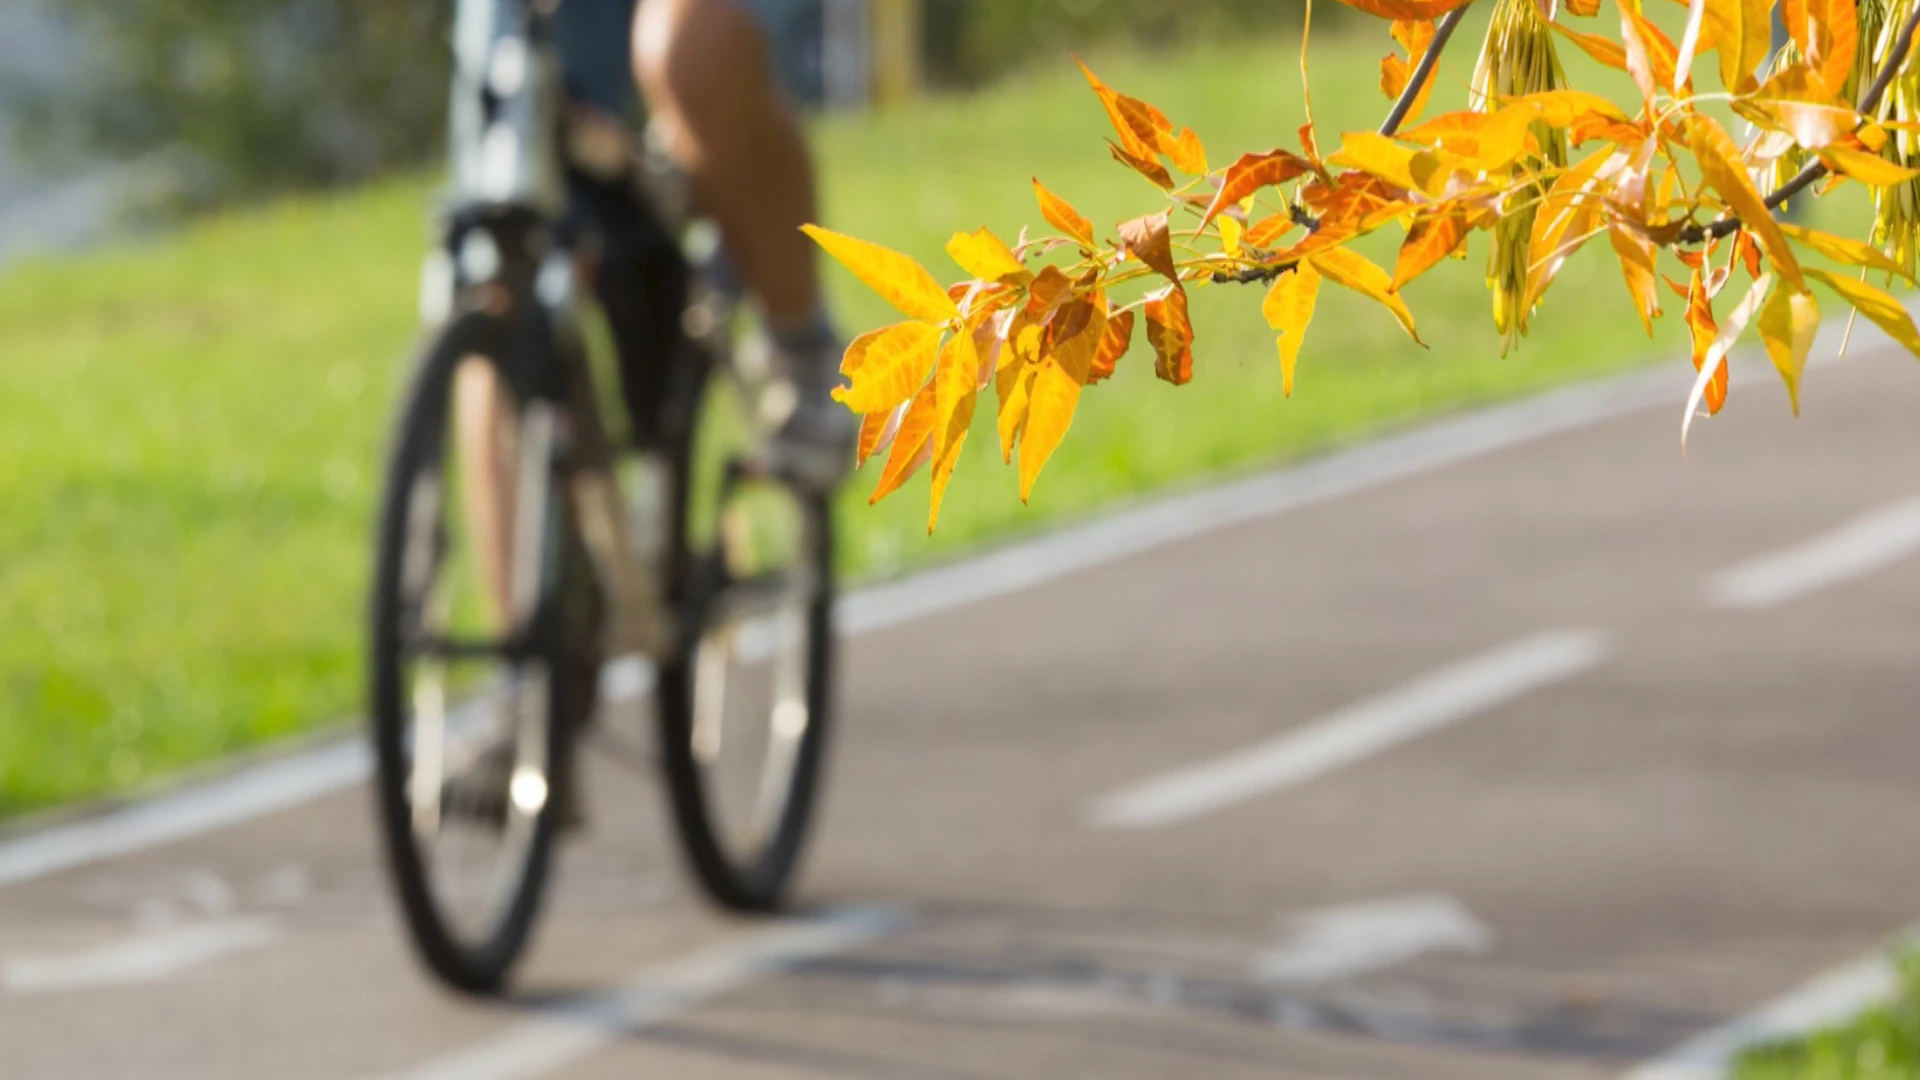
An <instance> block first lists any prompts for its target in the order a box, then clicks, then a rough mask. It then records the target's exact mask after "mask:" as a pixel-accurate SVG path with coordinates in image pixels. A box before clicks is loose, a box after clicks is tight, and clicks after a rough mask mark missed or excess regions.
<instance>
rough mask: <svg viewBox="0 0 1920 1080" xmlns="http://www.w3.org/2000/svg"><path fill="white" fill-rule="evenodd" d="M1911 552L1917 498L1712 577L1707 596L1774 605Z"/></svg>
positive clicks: (1918, 541) (1916, 545)
mask: <svg viewBox="0 0 1920 1080" xmlns="http://www.w3.org/2000/svg"><path fill="white" fill-rule="evenodd" d="M1915 551H1920V496H1916V497H1914V498H1911V499H1903V500H1901V501H1900V502H1897V503H1894V504H1892V505H1890V506H1883V507H1881V508H1880V509H1878V510H1875V511H1872V512H1871V513H1868V514H1866V515H1863V516H1861V517H1858V518H1855V519H1854V520H1852V521H1850V522H1848V523H1846V524H1845V525H1842V526H1840V527H1839V528H1837V529H1835V530H1833V531H1832V532H1830V533H1827V534H1825V535H1823V536H1816V537H1814V538H1813V539H1811V540H1808V541H1806V542H1805V543H1802V544H1797V545H1795V546H1793V547H1790V548H1788V549H1786V550H1785V551H1780V552H1776V553H1774V554H1772V555H1763V556H1761V557H1760V558H1757V559H1753V560H1751V561H1749V562H1744V563H1741V564H1740V565H1739V566H1736V567H1733V568H1732V569H1730V570H1727V571H1725V572H1723V573H1721V574H1718V575H1716V576H1715V577H1714V579H1713V581H1712V582H1711V583H1710V584H1709V585H1708V595H1709V599H1710V602H1711V603H1712V604H1713V606H1714V607H1720V608H1734V609H1744V610H1751V609H1755V608H1767V607H1773V606H1774V605H1776V604H1784V603H1786V602H1787V601H1789V600H1794V599H1797V598H1799V597H1802V596H1805V595H1807V594H1808V593H1811V592H1816V591H1818V590H1820V589H1824V588H1826V587H1828V586H1830V585H1839V584H1841V583H1843V582H1847V581H1851V580H1853V579H1854V578H1858V577H1864V576H1866V575H1867V574H1871V573H1873V572H1874V571H1876V570H1882V569H1885V568H1886V567H1888V566H1891V565H1893V564H1894V563H1896V562H1899V561H1900V560H1901V559H1904V558H1906V557H1907V556H1909V555H1911V554H1913V553H1914V552H1915Z"/></svg>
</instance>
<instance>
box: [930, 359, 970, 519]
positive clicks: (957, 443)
mask: <svg viewBox="0 0 1920 1080" xmlns="http://www.w3.org/2000/svg"><path fill="white" fill-rule="evenodd" d="M979 390H980V356H979V353H978V352H977V351H976V350H975V349H974V341H973V335H972V334H964V333H963V334H955V335H953V336H952V337H950V338H948V339H947V344H946V346H945V347H944V348H942V349H941V350H940V363H939V365H938V366H937V367H936V368H935V369H934V373H933V411H934V427H933V453H932V460H933V473H932V476H931V485H932V487H931V490H930V491H929V493H928V504H927V532H929V533H931V532H933V526H934V523H935V522H936V521H938V520H940V498H941V496H942V495H944V494H945V493H946V490H947V480H948V479H949V478H951V477H952V476H953V467H954V465H955V464H956V463H957V462H959V460H960V448H961V447H962V446H963V445H965V444H966V441H967V429H968V428H969V427H971V426H972V424H973V405H974V398H975V396H976V395H977V394H978V393H979Z"/></svg>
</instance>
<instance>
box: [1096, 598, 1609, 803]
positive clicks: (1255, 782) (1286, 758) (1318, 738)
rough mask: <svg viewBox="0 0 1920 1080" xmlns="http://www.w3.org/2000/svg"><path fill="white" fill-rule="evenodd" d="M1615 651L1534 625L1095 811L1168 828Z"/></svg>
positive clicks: (1599, 638)
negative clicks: (1530, 631)
mask: <svg viewBox="0 0 1920 1080" xmlns="http://www.w3.org/2000/svg"><path fill="white" fill-rule="evenodd" d="M1607 653H1608V642H1607V636H1606V635H1605V634H1604V633H1601V632H1599V631H1595V630H1553V631H1548V632H1545V633H1540V634H1534V635H1532V636H1530V637H1526V638H1522V639H1521V640H1519V641H1517V642H1514V643H1513V644H1510V645H1505V646H1502V647H1501V648H1498V649H1495V650H1494V651H1492V652H1490V653H1483V654H1482V655H1480V656H1477V657H1474V658H1473V659H1470V660H1465V661H1462V662H1460V663H1457V664H1453V665H1450V666H1448V667H1445V668H1442V669H1440V670H1439V671H1436V672H1433V673H1432V674H1430V675H1426V676H1423V677H1421V678H1420V679H1417V680H1415V681H1414V682H1412V683H1409V684H1407V685H1406V686H1403V687H1400V688H1399V689H1397V690H1390V691H1388V692H1387V693H1385V694H1382V695H1380V696H1378V697H1373V698H1368V699H1367V700H1365V701H1361V702H1359V703H1358V704H1354V705H1350V706H1348V707H1346V708H1344V709H1341V710H1340V711H1338V712H1335V713H1332V714H1330V715H1328V716H1324V717H1322V718H1320V719H1319V720H1315V721H1314V722H1312V723H1311V724H1308V725H1307V726H1306V727H1304V728H1300V729H1298V730H1295V731H1289V732H1287V733H1286V734H1284V735H1279V736H1276V737H1275V738H1272V739H1269V740H1267V741H1265V742H1261V743H1257V744H1255V745H1253V746H1249V747H1246V748H1245V749H1242V750H1236V751H1234V752H1233V753H1230V754H1226V755H1224V756H1222V757H1218V758H1215V759H1213V760H1212V761H1207V762H1202V763H1201V764H1198V765H1193V766H1190V767H1188V768H1184V769H1180V770H1177V771H1175V772H1171V773H1165V774H1163V775H1160V776H1156V777H1153V778H1151V779H1149V780H1146V781H1143V782H1141V783H1139V784H1135V785H1133V786H1132V787H1129V788H1126V789H1124V790H1121V791H1119V792H1116V793H1114V794H1112V795H1108V796H1105V797H1104V798H1101V799H1099V800H1098V801H1096V802H1095V803H1094V804H1093V806H1092V807H1091V808H1090V810H1089V811H1088V814H1087V820H1088V823H1089V824H1091V825H1093V826H1094V827H1095V828H1103V829H1151V828H1160V827H1163V826H1167V825H1176V824H1179V823H1180V822H1183V821H1189V820H1192V819H1193V818H1197V817H1200V816H1202V815H1204V814H1210V813H1212V812H1214V811H1216V810H1220V809H1223V808H1225V807H1228V806H1231V805H1233V804H1234V803H1237V802H1242V801H1245V800H1247V799H1251V798H1255V797H1257V796H1261V795H1270V794H1272V793H1274V792H1277V791H1283V790H1285V789H1287V788H1290V787H1295V786H1297V785H1300V784H1304V783H1306V782H1307V781H1309V780H1312V779H1314V778H1315V777H1319V776H1324V775H1325V774H1327V773H1329V772H1332V771H1333V770H1335V769H1338V768H1341V767H1342V766H1346V765H1351V764H1353V763H1354V762H1356V761H1361V760H1363V759H1365V758H1369V757H1372V756H1374V755H1375V754H1380V753H1384V752H1385V751H1387V750H1391V749H1392V748H1394V747H1395V746H1398V745H1400V744H1401V743H1404V742H1406V741H1408V740H1410V739H1415V738H1418V737H1419V736H1422V735H1426V734H1430V733H1432V732H1434V731H1438V730H1440V729H1441V728H1444V727H1446V726H1448V725H1450V724H1454V723H1457V722H1459V721H1461V720H1464V719H1466V718H1468V717H1470V716H1473V715H1475V714H1477V713H1481V712H1485V711H1486V710H1488V709H1491V708H1494V707H1495V706H1498V705H1503V704H1505V703H1507V702H1509V701H1512V700H1514V699H1516V698H1519V697H1523V696H1525V695H1527V694H1530V693H1532V692H1533V691H1535V690H1538V689H1540V688H1542V687H1545V686H1550V685H1552V684H1553V683H1557V682H1560V681H1562V680H1565V679H1569V678H1572V677H1573V676H1575V675H1578V674H1580V673H1581V672H1583V671H1587V670H1589V669H1591V668H1594V667H1596V666H1598V665H1599V664H1600V663H1601V661H1603V660H1605V659H1606V657H1607Z"/></svg>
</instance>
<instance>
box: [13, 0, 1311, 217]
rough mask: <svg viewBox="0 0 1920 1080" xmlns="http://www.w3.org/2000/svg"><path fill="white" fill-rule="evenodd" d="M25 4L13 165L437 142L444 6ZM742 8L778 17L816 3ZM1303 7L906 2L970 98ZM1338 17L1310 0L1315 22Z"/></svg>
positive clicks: (186, 202) (328, 164) (404, 147)
mask: <svg viewBox="0 0 1920 1080" xmlns="http://www.w3.org/2000/svg"><path fill="white" fill-rule="evenodd" d="M35 2H36V3H37V4H38V6H39V7H40V8H41V9H43V10H44V11H45V13H46V15H47V17H48V18H50V19H51V20H54V21H55V22H57V23H58V24H60V25H61V26H62V28H63V30H64V34H63V36H64V38H65V39H67V40H69V41H71V42H72V43H73V48H72V50H71V56H70V58H66V59H68V60H69V62H62V63H59V64H56V65H52V66H51V68H50V69H49V68H42V69H41V70H37V71H31V72H29V71H26V70H20V69H21V68H23V67H24V66H23V65H15V68H16V70H14V71H13V72H12V73H11V75H10V76H9V75H7V74H6V73H5V68H6V65H0V95H4V96H5V99H6V100H5V101H4V103H0V105H4V108H5V110H6V111H7V112H8V113H9V114H11V117H12V120H13V127H14V135H15V141H16V142H17V143H18V146H19V149H20V150H21V156H22V157H23V158H26V159H29V160H32V161H35V162H39V163H41V164H42V165H43V166H49V165H51V166H58V165H59V164H61V163H63V162H72V161H92V162H98V161H111V162H123V163H124V162H133V161H141V160H153V159H159V158H164V159H165V161H166V164H167V169H166V174H167V176H168V177H169V178H170V179H169V182H167V183H166V184H163V185H159V186H157V187H154V188H149V189H146V194H145V196H144V200H143V201H144V202H145V203H146V204H147V205H145V206H143V207H136V208H135V209H140V210H147V211H152V210H155V209H161V210H180V209H197V208H202V207H209V206H218V205H230V204H232V203H234V202H236V201H246V200H251V199H255V198H258V197H261V196H265V195H273V194H280V193H284V192H289V191H296V190H313V189H326V188H337V187H342V186H348V185H352V184H356V183H360V182H363V181H366V180H368V179H371V178H374V177H377V176H380V175H383V174H389V173H392V172H394V171H396V170H400V169H406V168H409V167H412V166H417V165H421V164H424V163H428V162H430V161H432V160H434V158H435V155H436V153H437V151H438V149H439V147H440V145H441V141H442V126H443V123H444V120H443V114H444V109H445V85H446V78H447V74H448V63H449V55H448V48H447V36H448V32H449V26H450V21H451V18H452V13H453V7H454V5H453V3H452V0H35ZM754 2H755V5H756V6H758V7H762V8H767V9H776V8H777V9H780V10H782V11H783V12H784V11H785V9H786V8H794V9H804V8H806V7H808V6H809V5H811V6H812V7H814V8H816V9H817V8H818V6H819V4H820V2H821V0H778V2H776V0H754ZM1303 6H1304V4H1303V0H923V2H922V4H921V5H920V10H919V19H920V31H921V32H920V41H921V51H922V55H921V57H920V63H921V70H922V74H923V77H924V79H925V81H926V83H927V84H928V85H929V86H930V87H932V88H935V89H941V88H945V89H962V88H976V87H978V86H980V85H982V84H985V83H988V82H991V81H993V80H994V79H996V78H998V77H1000V76H1002V75H1005V74H1007V73H1009V72H1011V71H1013V70H1016V69H1019V68H1022V67H1025V66H1028V65H1031V64H1033V63H1036V62H1038V61H1040V60H1041V59H1043V58H1048V59H1057V58H1058V57H1059V56H1060V54H1061V53H1062V52H1063V51H1064V50H1068V49H1089V48H1098V47H1101V46H1106V45H1112V44H1120V45H1133V46H1137V47H1143V48H1150V49H1164V48H1169V47H1172V46H1175V45H1178V44H1182V43H1188V42H1192V41H1194V40H1196V39H1205V38H1224V37H1229V36H1233V35H1241V34H1245V33H1248V32H1257V31H1263V30H1269V29H1272V28H1275V27H1278V26H1288V27H1295V26H1298V24H1299V19H1300V16H1301V12H1302V9H1303ZM1343 13H1344V9H1343V8H1341V6H1340V5H1338V4H1334V3H1326V4H1323V5H1322V10H1321V11H1320V12H1319V13H1317V14H1319V15H1320V16H1321V17H1322V19H1323V20H1338V19H1340V18H1341V17H1342V15H1343ZM818 17H819V16H818V14H817V13H816V14H815V15H814V18H815V19H816V21H817V19H818ZM792 19H793V16H792V15H790V14H783V15H782V16H781V18H780V21H781V22H782V23H783V24H789V23H790V22H791V21H792ZM1327 25H1331V22H1330V21H1329V22H1328V23H1327Z"/></svg>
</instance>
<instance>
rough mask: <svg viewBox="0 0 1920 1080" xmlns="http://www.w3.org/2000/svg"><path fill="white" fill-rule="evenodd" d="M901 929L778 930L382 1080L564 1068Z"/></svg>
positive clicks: (868, 925) (826, 924)
mask: <svg viewBox="0 0 1920 1080" xmlns="http://www.w3.org/2000/svg"><path fill="white" fill-rule="evenodd" d="M904 923H905V915H904V914H903V913H902V912H900V911H899V910H898V909H895V908H885V907H858V908H846V909H842V910H839V911H834V912H829V913H827V914H825V915H821V916H818V917H816V918H811V919H800V920H796V921H792V922H787V923H782V924H780V925H778V926H774V927H771V928H769V929H767V930H763V931H761V932H759V933H757V934H752V935H749V936H746V937H743V938H738V939H735V940H733V941H730V942H728V943H727V944H724V945H721V946H718V947H716V948H714V949H711V950H709V951H706V952H703V953H697V954H695V955H693V956H689V957H687V958H685V959H683V960H679V961H675V962H671V963H668V964H665V965H662V966H659V967H654V968H649V969H647V970H645V971H641V972H639V973H637V974H636V975H634V976H633V977H632V978H630V979H628V980H626V981H625V982H623V983H621V984H619V985H617V986H614V987H612V988H610V989H608V990H605V991H601V992H599V993H596V994H592V995H589V996H585V997H581V998H577V999H574V1000H572V1001H568V1002H565V1003H562V1004H560V1005H557V1006H555V1007H553V1008H551V1009H547V1010H544V1012H543V1015H541V1016H539V1017H538V1018H536V1019H532V1020H527V1021H524V1022H522V1023H519V1024H515V1025H514V1026H512V1027H510V1028H508V1029H506V1030H505V1031H503V1032H501V1033H499V1034H497V1035H493V1036H491V1037H488V1038H485V1039H482V1040H480V1041H478V1042H476V1043H474V1044H472V1045H470V1046H467V1047H464V1048H462V1049H459V1050H455V1051H453V1052H451V1053H449V1054H447V1055H445V1056H444V1057H440V1058H436V1059H434V1060H432V1061H427V1062H424V1063H422V1064H420V1065H417V1066H415V1067H413V1068H410V1069H406V1070H403V1071H401V1072H397V1073H393V1074H390V1077H391V1080H514V1078H518V1077H534V1076H544V1075H546V1074H548V1073H552V1072H556V1071H558V1070H560V1069H564V1068H566V1067H567V1066H569V1065H573V1064H575V1063H577V1062H579V1061H581V1060H583V1059H585V1058H587V1057H590V1056H592V1055H593V1054H595V1053H598V1052H599V1051H601V1050H603V1049H605V1048H606V1047H608V1046H611V1045H613V1044H614V1043H616V1042H619V1041H620V1040H621V1039H624V1038H627V1037H629V1036H630V1035H632V1033H633V1032H635V1031H638V1030H641V1029H643V1028H647V1027H652V1026H655V1025H658V1024H662V1023H665V1022H666V1021H668V1020H671V1019H672V1018H673V1017H675V1016H678V1015H679V1014H681V1013H683V1012H685V1011H687V1010H688V1009H692V1008H695V1007H697V1006H699V1005H701V1004H702V1003H704V1002H707V1001H711V1000H712V999H714V998H716V997H718V996H720V995H721V994H724V993H727V992H728V991H730V990H733V989H735V988H737V987H739V986H742V985H744V984H746V983H748V982H750V981H752V980H754V979H757V978H760V977H762V976H765V975H768V974H771V973H774V972H778V971H782V970H785V969H789V968H792V967H794V966H796V965H799V964H803V963H805V962H807V961H809V960H817V959H820V958H821V957H825V956H830V955H832V954H834V953H838V952H842V951H845V950H847V949H851V948H854V947H857V946H859V945H861V944H864V943H866V942H868V941H871V940H873V939H874V938H877V937H880V936H882V935H885V934H889V933H892V932H894V931H895V930H897V929H899V928H900V927H901V926H902V925H904Z"/></svg>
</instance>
